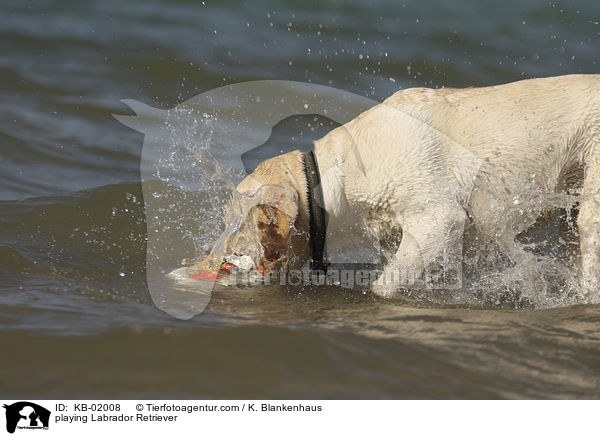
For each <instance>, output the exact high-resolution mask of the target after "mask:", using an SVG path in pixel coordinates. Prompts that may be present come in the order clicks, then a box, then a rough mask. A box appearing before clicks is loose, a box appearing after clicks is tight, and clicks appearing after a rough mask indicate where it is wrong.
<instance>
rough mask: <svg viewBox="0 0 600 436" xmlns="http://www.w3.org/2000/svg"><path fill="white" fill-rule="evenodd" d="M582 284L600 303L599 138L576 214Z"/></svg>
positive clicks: (590, 299)
mask: <svg viewBox="0 0 600 436" xmlns="http://www.w3.org/2000/svg"><path fill="white" fill-rule="evenodd" d="M577 227H578V228H579V241H580V247H581V269H582V276H583V277H582V279H583V280H582V282H583V283H582V287H583V290H584V292H585V293H586V298H587V300H588V302H590V303H598V302H600V141H598V143H597V144H596V146H595V149H594V150H593V151H592V153H590V157H589V159H588V162H586V169H585V178H584V181H583V200H582V201H581V204H580V206H579V216H578V217H577Z"/></svg>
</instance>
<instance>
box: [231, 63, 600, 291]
mask: <svg viewBox="0 0 600 436" xmlns="http://www.w3.org/2000/svg"><path fill="white" fill-rule="evenodd" d="M599 189H600V76H599V75H569V76H561V77H551V78H543V79H530V80H523V81H519V82H515V83H510V84H505V85H499V86H491V87H485V88H468V89H448V88H443V89H426V88H414V89H407V90H402V91H399V92H397V93H396V94H394V95H393V96H391V97H390V98H388V99H387V100H385V101H384V102H383V103H381V104H379V105H377V106H375V107H373V108H372V109H370V110H368V111H366V112H364V113H362V114H361V115H359V116H358V117H357V118H355V119H354V120H352V121H350V122H349V123H347V124H345V125H343V126H341V127H339V128H337V129H335V130H333V131H331V132H330V133H329V134H327V135H326V136H325V137H324V138H322V139H320V140H318V141H316V142H315V144H314V152H310V153H302V152H300V151H293V152H290V153H287V154H283V155H281V156H278V157H275V158H272V159H268V160H266V161H264V162H262V163H261V164H260V165H259V166H258V167H257V168H256V170H255V171H254V172H253V173H252V174H251V175H249V176H248V177H247V178H246V179H244V180H243V181H242V182H241V183H240V184H239V186H238V187H237V191H238V193H239V194H240V195H242V196H244V197H245V198H252V201H251V204H250V205H249V206H248V207H246V208H245V209H244V210H243V211H241V212H242V217H241V220H240V221H239V223H238V227H237V228H236V229H235V231H234V232H232V233H231V235H230V236H229V237H228V238H227V240H226V241H224V242H223V250H224V252H225V254H226V255H227V254H231V255H248V256H250V257H251V258H252V261H253V262H254V266H255V267H256V268H258V269H259V270H261V271H266V272H269V271H272V270H274V269H276V268H279V267H281V266H283V265H285V266H288V267H290V268H293V267H300V266H301V265H303V264H305V263H306V261H308V260H310V261H311V262H312V266H313V268H317V269H319V268H323V267H324V266H325V264H326V260H327V259H324V257H323V256H324V248H325V244H327V250H328V253H331V252H332V251H340V252H341V251H342V248H341V247H344V246H353V247H357V248H360V246H365V247H366V246H368V247H373V246H374V245H375V246H378V244H380V243H382V242H383V241H389V240H392V241H396V243H392V244H391V245H390V246H391V247H393V249H394V253H393V255H392V256H390V258H389V259H388V262H387V265H386V266H385V269H384V274H383V275H382V276H381V277H380V278H379V279H378V280H377V281H375V282H374V283H373V284H372V289H373V291H375V292H376V293H378V294H380V295H386V296H387V295H392V294H393V293H394V292H395V291H396V290H397V289H398V288H399V287H401V286H402V283H400V284H399V283H388V282H386V280H387V279H386V277H388V278H389V277H390V274H388V275H386V272H388V273H393V272H395V271H401V272H407V274H405V275H404V276H403V277H412V279H413V280H412V282H411V283H412V284H413V285H414V283H418V282H419V279H420V278H422V277H423V273H424V271H427V270H428V269H431V267H432V265H435V264H437V263H440V262H442V263H443V262H446V263H448V262H450V263H451V264H452V263H454V264H457V263H458V264H459V263H460V258H461V253H462V249H463V242H464V241H463V233H464V230H465V224H467V225H469V226H470V227H472V228H473V229H474V234H475V237H474V238H472V240H471V242H469V243H477V244H487V243H494V244H497V245H498V246H499V247H500V248H501V249H506V251H510V249H509V248H508V247H509V246H510V244H511V243H512V242H513V241H514V238H515V236H516V235H517V234H519V233H520V232H523V231H524V230H526V229H527V228H528V227H529V226H531V225H532V224H533V223H534V222H535V220H536V218H537V217H538V216H539V214H540V213H542V211H543V210H544V209H546V208H548V207H551V205H550V204H549V202H548V198H551V197H552V196H554V195H557V193H561V192H569V193H571V194H577V195H579V199H578V201H579V215H578V219H577V224H578V228H579V233H580V248H581V270H582V280H583V286H584V287H585V289H586V290H587V292H588V293H589V295H590V296H592V297H593V298H597V296H598V294H599V279H600V192H599ZM474 241H476V242H474ZM507 254H508V255H511V254H510V253H507ZM392 276H393V274H392Z"/></svg>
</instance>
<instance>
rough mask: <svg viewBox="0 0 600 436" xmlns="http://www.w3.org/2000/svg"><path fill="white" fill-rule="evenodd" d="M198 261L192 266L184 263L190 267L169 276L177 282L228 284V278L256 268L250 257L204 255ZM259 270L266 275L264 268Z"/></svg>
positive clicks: (180, 269)
mask: <svg viewBox="0 0 600 436" xmlns="http://www.w3.org/2000/svg"><path fill="white" fill-rule="evenodd" d="M197 260H200V261H199V262H198V263H195V264H192V265H189V264H190V263H191V262H189V263H188V262H184V263H183V264H187V265H189V266H185V267H183V268H177V269H176V270H174V271H171V272H170V273H169V276H171V277H172V278H175V279H176V280H185V279H193V280H212V281H215V280H217V281H220V282H221V283H223V284H226V282H227V278H228V277H229V276H231V275H232V274H236V273H244V272H249V271H251V270H253V269H254V268H255V267H254V261H253V260H252V258H251V257H250V256H235V255H230V256H226V257H225V259H223V258H217V257H216V256H210V255H207V254H203V255H202V256H200V258H199V259H197ZM257 270H258V271H259V272H260V273H261V274H263V275H264V268H261V266H259V267H258V268H257Z"/></svg>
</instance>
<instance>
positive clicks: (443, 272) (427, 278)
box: [371, 205, 465, 297]
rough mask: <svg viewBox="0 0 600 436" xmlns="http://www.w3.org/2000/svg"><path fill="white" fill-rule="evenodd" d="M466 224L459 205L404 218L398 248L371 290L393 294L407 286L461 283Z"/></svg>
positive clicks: (429, 210) (377, 292) (432, 209)
mask: <svg viewBox="0 0 600 436" xmlns="http://www.w3.org/2000/svg"><path fill="white" fill-rule="evenodd" d="M464 223H465V212H464V210H463V209H462V208H461V207H459V206H457V205H456V206H455V205H453V206H446V207H442V206H438V207H435V208H432V207H430V208H427V209H426V210H424V211H423V213H420V214H416V215H413V216H411V217H410V219H406V220H404V222H403V223H402V241H401V242H400V246H399V247H398V251H397V252H396V254H395V256H394V258H393V259H392V260H390V262H388V264H387V265H386V266H385V267H384V269H383V273H382V274H381V276H380V277H379V278H378V279H377V280H376V281H375V282H373V284H372V285H371V290H372V291H373V292H374V293H376V294H378V295H381V296H384V297H390V296H393V295H394V294H396V293H397V292H398V291H400V290H401V289H407V288H419V289H425V288H432V287H434V288H438V287H453V288H455V287H457V285H458V286H460V280H461V278H462V275H461V268H462V242H463V230H464ZM448 280H449V281H450V283H449V284H448V283H447V282H448ZM443 283H447V284H448V286H440V284H443Z"/></svg>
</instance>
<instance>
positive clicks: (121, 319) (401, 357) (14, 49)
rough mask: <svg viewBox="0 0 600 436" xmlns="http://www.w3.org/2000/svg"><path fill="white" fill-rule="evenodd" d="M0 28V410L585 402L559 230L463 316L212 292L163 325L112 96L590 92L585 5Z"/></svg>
mask: <svg viewBox="0 0 600 436" xmlns="http://www.w3.org/2000/svg"><path fill="white" fill-rule="evenodd" d="M1 10H2V14H0V36H1V37H0V46H1V51H0V53H2V55H1V56H0V78H1V79H2V80H0V95H2V105H1V107H0V110H1V111H2V116H1V117H0V147H1V150H2V154H1V156H2V158H1V159H0V168H1V170H2V174H3V176H4V177H2V179H0V200H1V202H0V205H1V207H0V222H1V223H2V224H1V226H0V259H1V262H0V277H1V278H2V280H1V281H0V288H1V289H2V291H1V292H0V323H1V325H2V329H3V333H2V339H0V341H1V345H2V349H3V350H5V352H4V355H3V359H2V371H0V386H1V388H0V396H3V397H19V398H20V397H29V398H44V397H71V398H73V397H75V398H101V397H120V398H139V397H153V398H173V397H188V398H191V397H194V398H197V397H202V398H230V397H244V398H249V397H253V398H256V397H269V398H285V397H298V398H597V397H598V388H599V387H600V386H599V385H600V371H599V369H600V343H599V342H600V341H599V340H600V327H599V326H600V323H599V321H600V310H599V308H598V306H597V305H586V304H578V303H579V301H578V300H577V298H575V297H573V296H572V295H567V296H563V295H561V292H560V290H561V289H562V287H563V286H562V285H563V282H568V281H569V279H570V278H572V277H569V276H568V274H567V275H565V273H564V271H563V270H561V269H560V268H562V266H563V265H567V266H569V262H568V261H566V260H565V261H564V262H563V261H562V260H561V259H568V258H569V256H567V255H566V254H565V252H568V251H569V247H571V246H573V244H571V242H573V240H574V238H573V235H572V234H570V233H569V226H568V220H567V219H566V218H565V215H564V214H563V215H561V214H562V212H560V211H558V212H556V213H555V214H554V215H552V214H551V215H549V216H547V217H546V218H544V219H543V220H541V222H540V223H539V226H537V228H536V229H534V230H533V231H532V232H530V234H528V235H524V236H522V242H524V243H531V242H532V241H533V242H535V243H536V246H538V247H539V246H540V245H543V243H544V241H553V240H555V239H556V238H555V235H556V234H557V232H559V233H561V234H562V236H563V237H564V239H565V241H566V242H565V244H564V247H566V248H564V249H561V250H562V251H561V252H560V253H558V254H557V255H556V256H554V257H552V256H550V257H548V258H547V259H545V260H544V262H546V263H542V265H543V266H542V267H541V268H540V267H539V266H538V267H537V268H538V269H533V268H532V265H533V264H531V265H525V266H521V267H520V268H516V269H514V268H513V269H510V267H508V268H506V269H504V270H502V272H498V273H497V275H496V276H494V275H493V274H491V273H490V274H488V275H486V276H485V277H484V278H483V279H482V280H481V281H480V283H479V284H480V285H481V286H480V287H482V286H483V287H482V288H481V289H480V290H479V292H473V293H472V294H470V295H463V296H461V298H459V299H458V300H456V296H455V295H452V294H450V295H439V296H437V297H435V298H425V297H423V296H422V295H421V296H420V295H414V294H407V295H404V296H403V297H402V298H400V299H397V300H395V301H387V300H382V299H379V298H375V297H373V296H372V295H370V294H363V293H362V292H360V291H357V290H348V289H340V288H325V289H323V288H319V289H312V288H308V289H297V288H287V289H281V288H279V287H274V286H271V287H265V288H258V289H253V290H245V291H240V290H236V289H220V290H218V291H215V292H214V293H213V296H212V300H211V302H210V304H209V306H208V308H207V310H206V311H205V312H204V313H202V314H201V315H199V316H197V317H195V318H193V319H191V320H188V321H180V320H177V319H174V318H172V317H170V316H169V315H167V314H166V313H164V312H163V311H161V310H159V309H157V308H156V307H155V305H154V304H153V302H152V300H151V298H150V295H149V292H148V288H147V283H146V274H145V259H146V217H145V214H144V208H143V206H144V203H143V194H142V189H141V185H140V156H141V150H142V143H143V136H142V135H141V134H140V133H137V132H135V131H134V130H132V129H129V128H127V127H125V126H123V125H122V124H120V123H119V122H117V121H116V120H115V119H114V118H113V117H112V115H111V114H113V113H122V114H129V113H130V112H129V109H128V108H127V106H125V105H124V104H122V103H120V100H121V99H124V98H129V99H136V100H139V101H142V102H145V103H146V104H149V105H152V106H154V107H158V108H163V109H164V108H169V107H173V106H174V105H176V104H177V103H181V102H183V101H185V100H187V99H189V98H191V97H193V96H195V95H197V94H199V93H201V92H205V91H208V90H210V89H213V88H215V87H218V86H222V85H226V84H232V83H238V82H242V81H246V80H263V79H285V80H296V81H304V82H312V83H316V84H322V85H329V86H333V87H336V88H339V89H343V90H346V91H350V92H354V93H356V94H359V95H363V96H365V97H369V98H371V99H374V100H382V99H384V98H385V97H387V96H388V95H390V94H391V93H393V92H394V91H396V90H398V89H400V88H406V87H411V86H433V87H439V86H458V87H465V86H482V85H490V84H497V83H503V82H510V81H513V80H518V79H521V78H527V77H539V76H549V75H558V74H567V73H596V72H598V65H597V62H598V59H597V48H598V44H599V42H600V25H599V24H598V21H599V20H600V4H598V3H597V2H593V1H579V2H569V3H568V4H567V3H564V4H560V3H556V4H553V3H551V2H546V1H530V2H526V3H523V2H516V1H511V2H502V3H494V2H491V1H483V2H477V3H473V2H467V1H455V2H451V3H448V4H447V5H446V4H437V5H435V6H427V7H426V6H424V5H423V4H422V2H406V3H401V2H385V1H377V2H345V1H333V2H328V3H323V2H316V1H309V2H300V1H289V2H286V3H285V4H284V5H281V4H279V3H275V2H268V1H260V0H259V1H255V2H251V3H246V4H239V3H238V2H233V1H224V2H219V3H213V2H210V1H206V2H205V4H202V3H199V2H183V3H181V2H177V3H176V2H171V1H167V0H162V1H151V2H148V1H144V2H142V1H132V2H127V3H124V2H117V1H110V0H109V1H106V2H91V1H79V2H75V1H73V2H64V1H61V2H59V1H37V2H27V1H11V0H9V1H5V2H3V4H2V6H1ZM308 123H310V119H305V120H304V121H302V120H300V121H299V122H297V121H294V120H291V121H290V120H288V121H287V122H285V123H282V125H280V126H279V128H278V129H276V131H275V132H274V133H273V136H272V138H276V139H277V138H288V139H289V141H290V143H291V144H292V146H298V147H305V146H306V144H307V143H308V142H307V139H306V138H308V137H310V136H311V135H315V136H319V135H320V134H322V133H323V132H324V131H326V130H328V129H329V128H331V127H333V126H332V125H330V124H328V121H327V120H324V121H322V122H319V123H317V128H316V129H315V131H311V129H310V128H307V127H306V126H307V125H308ZM301 132H302V134H300V133H301ZM292 137H293V139H292ZM275 142H276V141H275ZM273 143H274V140H273V139H271V142H270V143H268V144H267V145H266V148H269V144H273ZM271 148H273V147H271ZM259 155H260V153H259ZM255 158H257V159H258V157H256V156H255ZM250 160H251V159H250ZM247 162H250V161H245V163H247ZM248 165H249V166H250V167H252V165H254V164H253V163H252V162H250V163H248ZM202 169H203V167H200V170H202ZM204 169H206V168H204ZM198 196H199V199H198V201H199V202H200V206H201V209H200V210H203V209H202V208H204V209H206V213H208V210H207V209H208V208H209V206H210V205H211V204H212V203H211V202H210V201H209V200H208V199H206V198H204V197H203V193H202V192H199V193H198ZM561 217H562V218H561ZM205 224H206V223H205ZM216 225H217V224H215V223H213V224H212V227H211V226H208V227H209V228H208V230H209V231H210V230H211V229H212V230H214V229H216ZM170 231H173V234H174V235H175V234H177V232H176V229H175V227H173V228H172V229H170ZM189 243H190V249H192V250H193V248H194V247H193V241H192V240H190V241H189ZM541 250H542V254H546V255H547V254H548V253H550V252H551V251H552V250H551V249H545V248H543V247H542V248H541ZM575 255H576V254H575ZM174 257H175V256H174ZM557 259H558V260H557ZM566 284H567V285H568V283H566ZM504 285H506V286H504ZM503 286H504V288H507V289H503ZM508 288H510V289H508ZM534 291H540V292H542V294H543V298H538V299H537V300H536V298H535V295H539V294H535V293H534ZM544 292H545V294H544ZM532 295H534V296H533V297H532ZM177 303H178V302H173V303H172V304H177ZM183 303H185V301H184V302H183ZM40 362H43V368H40Z"/></svg>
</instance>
